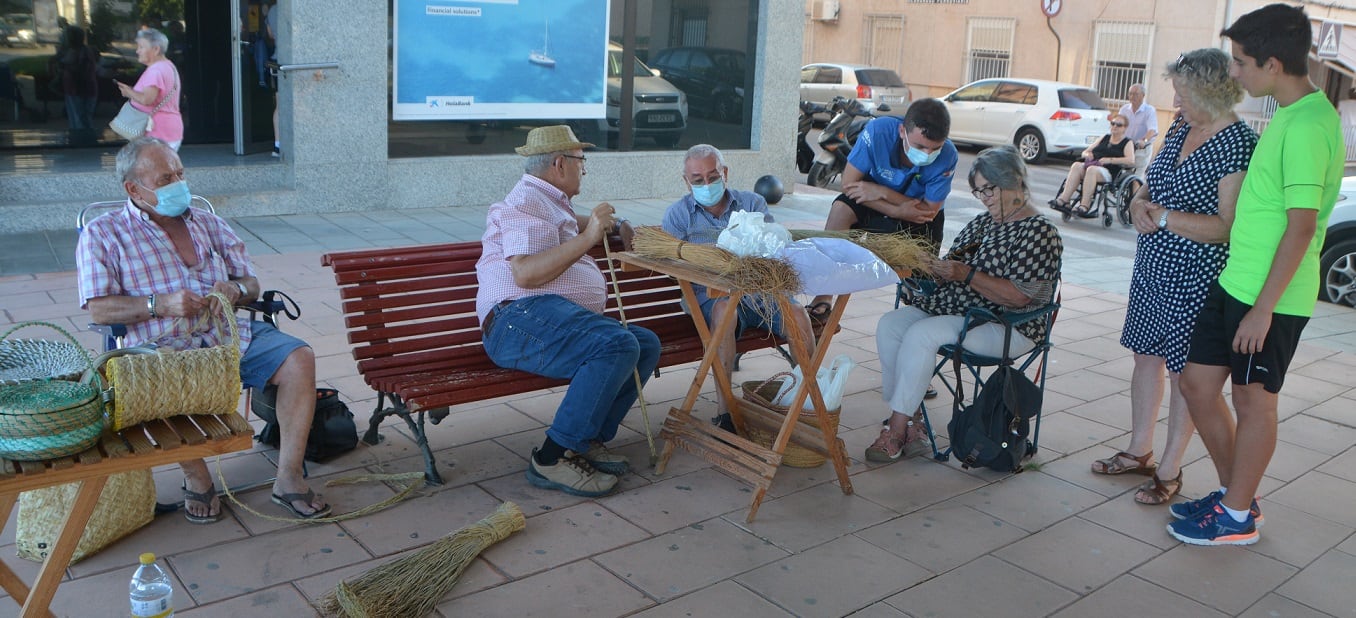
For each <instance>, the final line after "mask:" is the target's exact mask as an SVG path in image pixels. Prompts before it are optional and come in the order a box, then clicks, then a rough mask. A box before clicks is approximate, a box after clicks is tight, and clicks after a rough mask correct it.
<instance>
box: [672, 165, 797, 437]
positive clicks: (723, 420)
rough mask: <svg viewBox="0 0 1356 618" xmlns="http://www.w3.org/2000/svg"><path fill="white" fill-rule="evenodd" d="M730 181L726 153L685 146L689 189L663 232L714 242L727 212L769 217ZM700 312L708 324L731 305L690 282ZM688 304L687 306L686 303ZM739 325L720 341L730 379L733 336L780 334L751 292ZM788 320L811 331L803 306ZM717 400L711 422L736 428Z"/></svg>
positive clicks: (769, 309)
mask: <svg viewBox="0 0 1356 618" xmlns="http://www.w3.org/2000/svg"><path fill="white" fill-rule="evenodd" d="M729 180H730V168H729V167H728V166H726V165H725V155H723V154H721V152H720V150H719V149H717V148H716V147H715V146H712V145H710V144H697V145H696V146H693V147H691V148H689V149H688V150H687V155H686V156H684V157H683V184H685V185H686V186H687V188H688V192H687V195H684V196H683V197H682V198H681V199H679V200H678V201H676V202H674V203H672V204H669V207H668V209H667V210H665V211H664V224H663V225H664V231H665V232H668V233H669V234H670V235H672V236H673V237H674V238H677V239H678V240H682V241H686V242H692V243H705V244H715V242H716V239H717V238H718V237H719V236H720V233H721V232H722V231H724V230H725V228H726V226H728V225H729V224H730V213H733V212H761V213H763V219H764V220H766V221H767V222H769V223H771V222H772V215H771V214H769V213H768V211H767V200H765V199H763V196H761V195H758V194H757V193H754V192H752V191H740V190H737V189H731V188H728V187H727V186H726V183H727V182H729ZM692 291H693V293H694V294H696V296H697V304H698V305H700V308H701V312H702V317H704V318H706V323H707V325H711V324H715V323H716V321H717V320H718V319H720V317H721V316H723V315H725V312H727V311H729V310H731V308H732V307H731V305H730V303H729V299H728V298H711V297H709V296H707V294H706V287H705V286H700V285H693V286H692ZM689 309H690V308H689ZM738 311H739V313H738V317H737V318H736V320H737V324H736V326H735V328H734V329H733V330H731V331H730V334H729V336H728V337H726V338H725V340H724V341H721V342H720V348H719V349H718V350H717V354H718V356H719V358H720V364H721V367H722V368H723V369H724V370H725V376H726V378H727V379H728V378H729V377H730V374H731V373H733V370H734V362H735V339H737V338H739V335H740V334H741V333H743V332H744V330H745V329H749V328H762V329H764V330H768V331H771V332H774V333H776V334H777V335H783V334H784V331H783V330H782V315H781V312H780V311H778V310H777V307H776V306H775V305H773V304H771V303H768V304H767V305H764V304H763V303H760V302H758V300H757V299H755V298H753V297H745V298H744V299H743V300H741V301H740V303H739V307H738ZM793 313H794V315H792V316H791V319H793V320H796V321H797V322H800V326H801V328H802V329H804V332H807V333H808V332H810V316H809V314H807V313H806V312H805V310H804V309H803V308H802V309H801V310H800V311H796V312H793ZM716 396H717V397H719V398H720V399H721V401H720V413H719V414H718V415H716V418H714V419H712V420H711V422H712V423H714V424H715V425H717V426H719V427H720V428H721V429H724V430H726V431H729V432H732V433H733V432H734V430H735V427H734V421H733V420H732V419H731V418H730V412H729V407H728V404H727V403H726V402H725V401H724V395H723V394H721V393H719V391H718V392H717V394H716Z"/></svg>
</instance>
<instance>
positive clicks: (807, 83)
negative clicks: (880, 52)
mask: <svg viewBox="0 0 1356 618" xmlns="http://www.w3.org/2000/svg"><path fill="white" fill-rule="evenodd" d="M840 96H841V97H843V98H845V99H857V100H858V101H861V103H862V105H864V106H865V107H866V109H867V111H869V112H872V113H876V110H877V108H878V107H880V106H881V105H888V106H889V108H890V109H889V111H881V112H880V113H881V114H889V115H892V116H903V115H904V110H906V109H908V107H909V103H910V102H911V101H913V93H912V92H910V91H909V87H908V86H906V85H905V84H904V80H902V79H900V78H899V74H898V73H896V72H894V70H893V69H884V68H881V67H871V66H866V65H861V64H841V63H837V62H816V63H814V64H807V65H805V66H803V67H801V69H800V100H802V101H813V102H815V103H818V104H820V105H823V106H824V107H826V108H827V107H829V106H830V105H832V104H833V98H834V97H840ZM821 119H822V120H827V119H828V116H827V115H821Z"/></svg>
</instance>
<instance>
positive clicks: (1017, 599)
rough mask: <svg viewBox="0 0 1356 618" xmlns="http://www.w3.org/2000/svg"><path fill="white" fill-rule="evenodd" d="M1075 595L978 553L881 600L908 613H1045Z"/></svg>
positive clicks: (1029, 614) (1039, 614) (1070, 600)
mask: <svg viewBox="0 0 1356 618" xmlns="http://www.w3.org/2000/svg"><path fill="white" fill-rule="evenodd" d="M977 582H983V585H978V584H977ZM1076 598H1078V596H1077V595H1075V594H1074V593H1072V592H1069V591H1068V590H1065V589H1063V588H1060V587H1059V586H1056V585H1055V584H1053V583H1050V582H1048V581H1045V580H1044V579H1041V578H1040V577H1037V576H1035V575H1032V574H1031V573H1028V572H1027V571H1024V570H1022V569H1020V568H1014V567H1013V566H1012V565H1010V564H1008V563H1006V562H1003V561H1002V560H999V559H997V558H994V557H992V556H983V557H981V558H979V559H977V560H975V561H974V562H971V563H969V564H967V565H966V566H965V567H964V568H959V569H955V570H953V571H949V572H947V573H943V574H942V575H939V576H937V577H935V578H933V579H930V580H928V581H926V582H923V583H921V584H919V585H917V586H914V587H912V588H909V589H908V590H905V591H903V592H901V593H899V594H896V595H894V596H892V597H890V598H888V599H886V600H885V602H886V603H888V604H890V605H891V606H892V607H895V608H897V609H899V610H900V611H903V612H905V613H907V614H908V615H910V616H1045V615H1048V614H1050V613H1051V612H1053V611H1054V610H1056V609H1059V608H1061V607H1063V606H1065V605H1067V604H1069V603H1070V602H1072V601H1073V600H1074V599H1076Z"/></svg>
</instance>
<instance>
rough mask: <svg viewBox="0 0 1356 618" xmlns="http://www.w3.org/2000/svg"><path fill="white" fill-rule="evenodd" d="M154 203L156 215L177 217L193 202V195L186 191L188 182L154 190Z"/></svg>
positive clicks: (181, 181)
mask: <svg viewBox="0 0 1356 618" xmlns="http://www.w3.org/2000/svg"><path fill="white" fill-rule="evenodd" d="M142 186H143V187H145V185H142ZM147 188H150V187H147ZM155 201H156V204H155V213H156V214H158V215H161V216H164V217H177V216H179V215H182V214H184V212H185V211H187V210H188V205H189V203H190V202H192V201H193V194H192V193H189V191H188V181H187V180H180V181H177V182H171V183H169V184H167V185H165V186H163V187H160V188H159V189H156V190H155Z"/></svg>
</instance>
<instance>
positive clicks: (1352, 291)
mask: <svg viewBox="0 0 1356 618" xmlns="http://www.w3.org/2000/svg"><path fill="white" fill-rule="evenodd" d="M1318 272H1319V273H1320V274H1321V276H1322V277H1323V282H1322V283H1323V285H1322V287H1320V288H1319V290H1318V297H1319V298H1321V299H1323V300H1326V301H1328V302H1330V303H1341V304H1343V305H1348V306H1352V307H1356V176H1348V177H1346V178H1343V179H1342V191H1341V193H1339V194H1338V195H1337V204H1336V205H1335V206H1333V209H1332V216H1330V217H1329V218H1328V234H1327V236H1325V237H1324V239H1323V253H1322V254H1321V257H1320V258H1319V271H1318Z"/></svg>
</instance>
